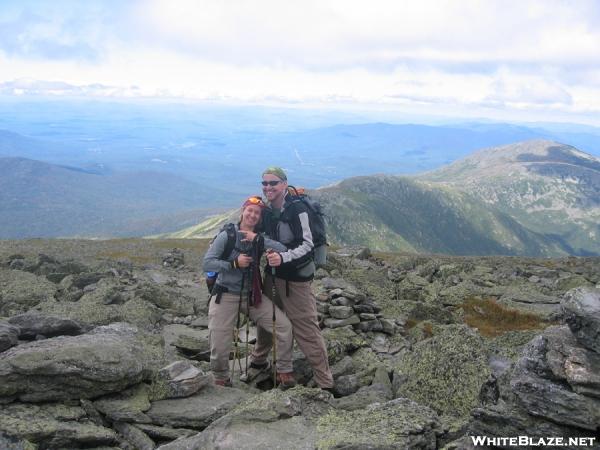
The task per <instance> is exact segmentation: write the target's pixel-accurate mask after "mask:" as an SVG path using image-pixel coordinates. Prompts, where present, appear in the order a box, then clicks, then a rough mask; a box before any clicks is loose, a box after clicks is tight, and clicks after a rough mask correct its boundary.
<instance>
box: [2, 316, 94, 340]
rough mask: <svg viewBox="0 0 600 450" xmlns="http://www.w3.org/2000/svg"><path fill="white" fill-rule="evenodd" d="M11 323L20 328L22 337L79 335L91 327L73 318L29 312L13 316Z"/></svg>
mask: <svg viewBox="0 0 600 450" xmlns="http://www.w3.org/2000/svg"><path fill="white" fill-rule="evenodd" d="M8 321H9V322H10V323H11V324H13V325H17V326H18V327H19V328H20V330H21V331H20V333H19V337H20V338H21V339H34V338H35V337H36V336H37V335H42V336H45V337H47V338H49V337H54V336H77V335H79V334H82V333H84V332H85V331H89V327H86V326H85V325H83V324H81V323H79V322H76V321H74V320H71V319H65V318H62V317H56V316H50V315H46V314H40V313H37V312H28V313H25V314H19V315H18V316H14V317H11V318H10V319H9V320H8Z"/></svg>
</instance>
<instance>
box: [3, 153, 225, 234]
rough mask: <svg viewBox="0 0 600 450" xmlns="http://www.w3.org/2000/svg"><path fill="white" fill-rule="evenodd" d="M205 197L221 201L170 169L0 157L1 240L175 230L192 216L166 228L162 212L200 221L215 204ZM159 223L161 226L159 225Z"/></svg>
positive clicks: (211, 191) (215, 191)
mask: <svg viewBox="0 0 600 450" xmlns="http://www.w3.org/2000/svg"><path fill="white" fill-rule="evenodd" d="M207 199H210V200H211V201H214V202H215V203H214V204H218V202H219V201H222V200H221V199H222V197H220V196H219V191H218V190H210V191H209V190H208V189H207V188H202V187H201V186H199V185H197V184H196V183H192V182H189V181H186V180H183V179H180V178H178V177H176V176H173V175H169V174H166V173H156V172H124V173H113V174H99V173H94V172H90V171H86V170H84V169H79V168H75V167H65V166H59V165H54V164H48V163H44V162H40V161H35V160H31V159H25V158H0V236H2V237H3V238H27V237H40V236H46V237H48V236H49V237H59V236H105V235H127V233H128V231H129V230H137V231H138V233H139V230H140V229H143V230H149V229H153V230H155V231H160V230H163V231H164V230H168V229H173V228H175V229H176V228H177V226H178V225H179V226H185V225H184V224H186V223H189V217H187V218H185V220H183V219H177V221H176V220H173V223H172V224H171V226H170V227H168V224H167V223H165V221H164V218H162V219H161V218H160V216H162V215H165V214H174V213H180V212H181V211H184V210H195V211H196V212H195V217H196V221H197V220H198V219H201V218H202V217H205V216H206V214H207V210H206V209H200V208H206V207H208V206H211V205H210V203H208V202H207ZM180 217H181V214H180ZM157 218H158V219H157ZM144 221H146V223H145V225H144V224H143V223H144ZM157 221H158V222H157ZM157 224H162V227H161V226H159V227H158V229H157V228H156V226H157Z"/></svg>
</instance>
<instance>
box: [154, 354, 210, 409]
mask: <svg viewBox="0 0 600 450" xmlns="http://www.w3.org/2000/svg"><path fill="white" fill-rule="evenodd" d="M211 380H212V378H211V376H210V375H208V374H207V373H205V372H203V371H202V370H200V369H198V368H197V367H194V366H193V365H192V364H191V363H190V362H189V361H175V362H173V363H171V364H169V365H168V366H166V367H163V368H162V369H160V370H159V371H158V373H157V374H156V375H155V377H154V379H153V380H152V386H151V397H152V400H164V399H167V398H180V397H189V396H190V395H193V394H195V393H196V392H198V391H199V390H200V389H201V388H202V387H204V386H206V385H207V384H209V383H210V382H211Z"/></svg>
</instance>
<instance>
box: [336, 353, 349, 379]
mask: <svg viewBox="0 0 600 450" xmlns="http://www.w3.org/2000/svg"><path fill="white" fill-rule="evenodd" d="M354 370H355V369H354V361H352V358H351V357H350V356H344V358H342V360H340V361H338V362H337V363H335V364H334V365H333V366H331V374H332V375H333V378H334V379H336V378H338V377H340V376H342V375H349V374H351V373H353V372H354Z"/></svg>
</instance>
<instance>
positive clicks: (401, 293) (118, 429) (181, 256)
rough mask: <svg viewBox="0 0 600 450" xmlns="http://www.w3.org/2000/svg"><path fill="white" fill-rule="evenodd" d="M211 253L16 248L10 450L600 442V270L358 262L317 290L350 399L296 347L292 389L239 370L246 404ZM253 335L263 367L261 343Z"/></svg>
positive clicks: (132, 246) (1, 429)
mask: <svg viewBox="0 0 600 450" xmlns="http://www.w3.org/2000/svg"><path fill="white" fill-rule="evenodd" d="M206 245H207V242H206V241H202V240H158V239H153V240H136V239H123V240H110V241H82V240H31V241H0V404H1V405H2V406H1V408H0V448H2V449H4V448H7V449H40V450H42V449H81V448H86V449H105V450H106V449H126V450H130V449H144V450H145V449H155V448H156V449H164V450H167V449H169V450H177V449H202V450H204V449H257V448H268V449H322V450H325V449H379V450H383V449H442V448H445V449H469V448H485V447H482V446H479V447H475V446H474V444H473V440H472V438H471V437H472V436H486V437H489V438H494V437H512V436H528V437H530V438H531V439H532V441H534V440H535V439H544V438H547V437H550V436H552V437H557V436H561V437H564V438H565V439H568V438H592V437H596V434H597V432H598V429H600V378H599V374H600V258H597V257H565V258H553V259H550V258H543V259H536V258H525V257H514V256H498V257H476V256H464V257H458V256H440V255H424V254H421V255H416V254H410V253H395V254H391V253H373V252H371V251H370V250H369V249H368V248H364V247H362V248H354V247H345V248H338V249H337V250H335V251H332V252H331V254H330V258H329V262H328V263H327V265H326V266H325V267H324V268H322V269H319V270H318V272H317V274H316V279H315V281H314V283H313V290H314V294H315V297H316V299H317V308H318V311H319V319H320V323H321V326H322V329H323V335H324V337H325V340H326V343H327V349H328V355H329V362H330V364H331V368H332V372H333V375H334V379H335V388H334V389H333V390H332V392H329V391H322V390H320V389H318V388H316V387H315V384H314V381H313V379H312V371H311V368H310V366H309V365H308V363H307V361H306V360H305V358H304V356H303V355H302V353H301V352H299V351H298V350H296V351H295V352H294V372H295V376H296V379H297V380H298V382H299V385H298V386H297V387H295V388H292V389H289V390H285V391H284V390H280V389H273V386H272V381H271V377H270V376H269V375H268V374H264V375H262V376H259V377H257V378H256V379H254V380H253V381H252V382H251V383H248V384H246V383H243V382H241V381H240V380H239V365H240V363H237V362H235V361H234V360H233V359H232V360H231V363H232V365H234V364H235V365H236V370H235V378H234V380H233V387H221V386H214V384H213V380H212V376H211V374H210V371H209V367H208V357H209V355H208V352H207V351H208V348H209V344H208V330H207V324H208V318H207V296H208V295H207V291H206V287H205V284H204V277H203V274H202V273H201V272H200V270H199V268H200V265H201V258H202V256H203V253H204V251H205V250H206ZM240 334H241V336H240V338H239V339H240V345H239V348H240V349H241V353H242V361H241V364H242V365H243V364H244V363H245V362H244V354H245V352H246V349H247V348H248V349H251V346H252V343H253V342H254V341H253V338H254V336H256V330H255V329H254V328H253V327H251V328H250V333H249V338H248V342H246V333H245V332H244V333H240ZM232 358H233V356H232ZM509 444H510V443H509V442H508V441H494V443H493V447H494V448H507V449H508V448H514V447H511V446H510V445H509ZM598 444H599V443H598V441H596V442H595V443H594V445H595V446H596V447H594V446H593V445H592V446H588V447H587V448H598ZM491 445H492V444H490V446H491ZM489 448H492V447H489ZM519 448H527V447H526V446H522V447H519ZM532 448H533V447H532ZM563 448H575V447H563Z"/></svg>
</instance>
